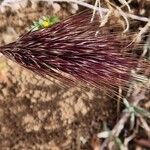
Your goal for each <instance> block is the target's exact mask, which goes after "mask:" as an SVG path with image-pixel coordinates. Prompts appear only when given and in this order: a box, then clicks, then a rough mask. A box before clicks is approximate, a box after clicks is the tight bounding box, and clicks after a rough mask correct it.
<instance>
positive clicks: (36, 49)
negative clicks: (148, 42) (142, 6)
mask: <svg viewBox="0 0 150 150" xmlns="http://www.w3.org/2000/svg"><path fill="white" fill-rule="evenodd" d="M90 18H91V13H89V12H88V11H87V12H85V13H81V14H78V15H75V16H73V17H71V18H69V19H67V20H65V21H63V22H60V23H58V24H56V25H54V26H52V27H50V28H45V29H41V30H38V31H33V32H28V33H26V34H25V35H23V36H21V37H20V38H19V39H18V40H17V41H16V42H13V43H11V44H8V45H6V46H3V47H1V48H0V49H1V53H3V54H4V55H5V56H6V57H8V58H10V59H11V60H14V61H15V62H17V63H19V64H20V65H22V66H23V67H25V68H27V69H29V70H32V71H33V72H36V73H38V74H40V75H42V76H44V77H46V76H51V77H54V78H56V79H58V80H60V81H65V82H68V83H70V82H71V83H75V82H76V81H81V82H82V81H83V82H87V83H89V84H92V85H94V86H96V87H102V88H110V87H113V86H118V85H124V84H125V83H126V81H129V80H130V78H131V76H130V71H131V70H132V69H133V68H135V67H136V65H137V61H136V60H135V59H133V58H132V57H130V55H127V53H126V54H124V53H123V51H126V49H127V50H130V49H131V48H132V45H130V46H129V43H130V42H129V40H127V38H126V37H122V36H121V35H119V34H118V33H119V32H118V33H117V32H116V33H114V32H113V33H112V34H110V33H108V32H107V31H108V29H109V31H111V30H113V29H114V28H118V27H117V26H111V27H109V28H108V27H101V28H99V20H95V21H94V22H92V23H90ZM98 29H99V34H98V35H97V36H95V33H96V31H97V30H98Z"/></svg>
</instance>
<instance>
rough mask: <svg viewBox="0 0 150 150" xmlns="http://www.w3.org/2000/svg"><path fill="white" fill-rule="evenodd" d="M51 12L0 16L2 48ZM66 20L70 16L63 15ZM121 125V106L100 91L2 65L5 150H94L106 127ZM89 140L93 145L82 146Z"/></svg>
mask: <svg viewBox="0 0 150 150" xmlns="http://www.w3.org/2000/svg"><path fill="white" fill-rule="evenodd" d="M46 14H51V11H50V9H44V10H43V9H41V8H39V9H38V10H32V9H30V8H28V9H25V10H23V11H21V12H18V13H12V12H9V11H8V12H7V13H5V14H0V43H1V45H2V44H4V43H9V42H12V41H13V40H15V39H16V38H17V37H18V35H20V34H21V33H23V32H24V31H25V29H26V28H27V27H29V26H30V25H31V22H32V20H35V19H36V18H39V17H40V16H43V15H46ZM59 15H60V16H61V18H63V17H65V16H67V12H65V11H62V12H61V13H60V14H59ZM115 121H116V101H112V100H111V99H110V98H108V97H106V96H105V95H104V94H103V92H102V91H100V90H96V89H94V88H90V87H87V88H84V89H83V88H81V87H79V86H78V87H70V88H69V87H62V86H60V85H59V84H57V82H56V81H55V80H53V79H51V80H45V79H43V78H42V77H39V76H37V75H35V74H33V73H32V72H30V71H28V70H26V69H24V68H22V67H20V66H18V65H17V64H15V63H13V62H11V61H8V60H7V59H6V58H4V57H2V56H1V59H0V147H1V148H0V149H1V150H9V149H12V150H27V149H32V150H34V149H36V150H37V149H40V150H60V149H61V150H70V149H72V150H75V149H86V150H88V149H91V147H90V143H91V139H92V137H93V136H94V134H96V133H98V132H100V131H101V130H102V128H103V123H104V122H107V123H108V126H109V127H112V126H113V125H114V123H115ZM83 139H85V140H86V141H87V143H85V144H83V143H84V142H83V143H82V142H81V141H84V140H83Z"/></svg>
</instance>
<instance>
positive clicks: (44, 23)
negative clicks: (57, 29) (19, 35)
mask: <svg viewBox="0 0 150 150" xmlns="http://www.w3.org/2000/svg"><path fill="white" fill-rule="evenodd" d="M59 21H60V20H59V17H57V16H47V17H46V16H44V17H42V18H40V19H39V20H38V21H34V22H33V25H32V26H31V30H32V31H35V30H39V29H43V28H48V27H50V26H52V25H54V24H56V23H58V22H59Z"/></svg>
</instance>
